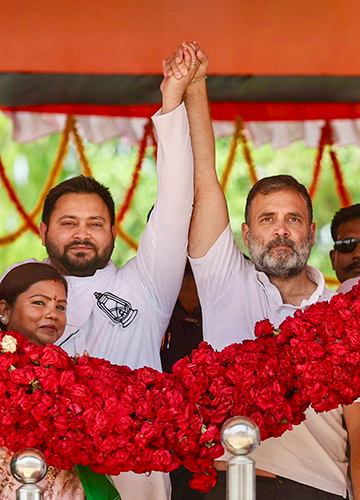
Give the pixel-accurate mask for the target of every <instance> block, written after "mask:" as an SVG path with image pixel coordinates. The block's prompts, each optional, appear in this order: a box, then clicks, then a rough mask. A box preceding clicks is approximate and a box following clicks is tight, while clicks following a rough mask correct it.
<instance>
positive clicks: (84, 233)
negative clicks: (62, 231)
mask: <svg viewBox="0 0 360 500" xmlns="http://www.w3.org/2000/svg"><path fill="white" fill-rule="evenodd" d="M73 236H74V238H75V239H78V240H81V241H85V240H89V239H90V233H89V231H88V227H87V225H86V224H79V225H78V226H77V227H76V228H75V231H74V234H73Z"/></svg>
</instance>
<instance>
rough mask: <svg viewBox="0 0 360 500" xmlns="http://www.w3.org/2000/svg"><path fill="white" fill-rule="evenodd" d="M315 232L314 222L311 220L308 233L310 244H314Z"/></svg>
mask: <svg viewBox="0 0 360 500" xmlns="http://www.w3.org/2000/svg"><path fill="white" fill-rule="evenodd" d="M315 232H316V224H315V222H312V223H311V225H310V234H311V246H312V247H313V246H314V245H315Z"/></svg>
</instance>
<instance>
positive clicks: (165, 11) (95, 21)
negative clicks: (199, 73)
mask: <svg viewBox="0 0 360 500" xmlns="http://www.w3.org/2000/svg"><path fill="white" fill-rule="evenodd" d="M359 18H360V3H359V2H358V1H357V0H349V1H348V2H345V3H344V1H343V0H331V1H329V0H316V1H314V0H298V1H296V2H293V1H288V2H286V1H284V0H222V1H221V2H220V1H218V0H182V1H181V2H179V1H178V0H176V1H174V0H153V1H151V2H149V1H148V0H132V1H131V2H125V1H119V0H102V1H99V0H86V1H85V0H61V1H55V2H49V1H48V0H31V2H29V1H28V0H13V1H10V0H5V1H3V2H2V4H1V16H0V72H4V71H6V72H9V71H12V72H18V71H26V72H29V71H30V72H56V73H57V72H59V73H94V74H157V73H159V72H160V70H161V65H160V62H161V59H162V58H163V57H166V56H168V55H169V54H170V53H171V52H172V51H173V50H174V48H175V47H176V46H177V45H178V44H179V43H180V42H181V41H182V40H185V39H188V40H193V39H196V40H197V41H198V42H199V43H200V44H201V46H203V47H204V49H205V50H206V51H207V52H208V53H209V55H210V57H211V72H212V73H214V74H223V75H224V74H225V75H246V74H252V75H266V74H267V75H360V58H359V35H358V29H359V28H358V22H359Z"/></svg>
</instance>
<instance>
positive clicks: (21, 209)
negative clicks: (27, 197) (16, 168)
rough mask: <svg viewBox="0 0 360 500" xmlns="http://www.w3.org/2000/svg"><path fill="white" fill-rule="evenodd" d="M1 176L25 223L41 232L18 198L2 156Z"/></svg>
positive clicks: (0, 162) (36, 231)
mask: <svg viewBox="0 0 360 500" xmlns="http://www.w3.org/2000/svg"><path fill="white" fill-rule="evenodd" d="M0 178H1V180H2V183H3V184H4V187H5V189H6V191H7V193H8V196H9V198H10V200H11V201H12V202H13V204H14V205H15V208H16V210H17V212H18V213H19V214H20V215H21V217H22V219H23V220H24V222H25V224H26V225H27V226H28V227H29V228H30V229H31V231H33V232H34V233H35V234H39V230H38V228H37V226H36V225H35V224H34V221H33V220H32V218H31V217H29V214H28V213H27V211H26V210H25V208H24V207H23V205H22V203H21V201H20V200H19V198H18V196H17V194H16V192H15V190H14V188H13V187H12V185H11V182H10V180H9V179H8V177H7V175H6V172H5V168H4V165H3V163H2V161H1V158H0Z"/></svg>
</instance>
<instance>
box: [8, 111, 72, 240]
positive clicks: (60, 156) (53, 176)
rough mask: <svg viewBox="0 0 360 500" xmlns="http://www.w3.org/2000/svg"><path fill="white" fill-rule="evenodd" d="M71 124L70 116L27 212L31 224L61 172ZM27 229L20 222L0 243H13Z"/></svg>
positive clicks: (26, 226) (25, 224)
mask: <svg viewBox="0 0 360 500" xmlns="http://www.w3.org/2000/svg"><path fill="white" fill-rule="evenodd" d="M71 126H72V123H71V118H70V117H68V118H67V120H66V125H65V129H64V131H63V133H62V135H61V141H60V144H59V149H58V153H57V156H56V159H55V161H54V164H53V166H52V167H51V170H50V173H49V177H48V179H47V181H46V183H45V186H44V188H43V190H42V192H41V193H40V195H39V199H38V202H37V204H36V205H35V208H34V209H33V210H32V212H31V213H30V214H29V217H30V218H31V219H32V221H33V224H35V222H34V220H35V218H36V217H37V216H38V215H39V213H40V212H41V209H42V207H43V204H44V201H45V197H46V195H47V193H48V192H49V191H50V189H51V188H52V187H53V186H54V185H55V183H56V181H57V179H58V177H59V175H60V173H61V169H62V165H63V162H64V159H65V157H66V154H67V148H68V143H69V135H70V131H71ZM28 229H29V225H28V224H27V223H24V224H22V226H20V228H19V229H18V230H17V231H15V232H14V233H11V234H8V235H7V236H3V237H2V238H0V245H8V244H10V243H13V242H14V241H16V240H17V239H18V238H19V237H20V236H21V235H22V234H23V233H24V232H25V231H27V230H28Z"/></svg>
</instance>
